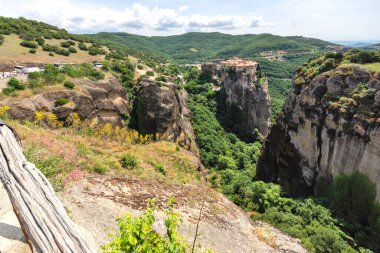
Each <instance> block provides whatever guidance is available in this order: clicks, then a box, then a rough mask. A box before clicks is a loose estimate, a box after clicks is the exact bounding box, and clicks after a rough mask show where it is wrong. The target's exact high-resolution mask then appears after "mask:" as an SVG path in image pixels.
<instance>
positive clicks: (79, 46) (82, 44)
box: [78, 42, 88, 51]
mask: <svg viewBox="0 0 380 253" xmlns="http://www.w3.org/2000/svg"><path fill="white" fill-rule="evenodd" d="M78 48H79V49H80V50H83V51H88V48H87V46H86V45H85V44H84V43H82V42H80V43H79V44H78Z"/></svg>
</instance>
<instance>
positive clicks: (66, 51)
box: [54, 48, 70, 56]
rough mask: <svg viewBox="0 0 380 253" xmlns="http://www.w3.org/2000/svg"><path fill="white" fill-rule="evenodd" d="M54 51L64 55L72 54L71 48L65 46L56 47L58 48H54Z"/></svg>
mask: <svg viewBox="0 0 380 253" xmlns="http://www.w3.org/2000/svg"><path fill="white" fill-rule="evenodd" d="M54 52H55V53H56V54H60V55H64V56H69V55H70V52H69V50H65V49H63V48H56V49H55V50H54Z"/></svg>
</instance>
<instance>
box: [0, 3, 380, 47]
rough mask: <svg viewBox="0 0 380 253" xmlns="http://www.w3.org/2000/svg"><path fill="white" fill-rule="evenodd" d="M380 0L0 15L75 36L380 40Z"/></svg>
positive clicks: (76, 8) (67, 8)
mask: <svg viewBox="0 0 380 253" xmlns="http://www.w3.org/2000/svg"><path fill="white" fill-rule="evenodd" d="M379 7H380V0H360V1H357V0H356V1H354V0H345V1H344V0H266V1H265V0H250V1H246V0H228V1H225V0H219V1H216V0H208V1H199V0H192V1H186V0H172V1H168V0H161V1H158V0H154V1H145V0H144V1H127V0H114V1H104V0H103V1H101V0H27V1H25V0H0V15H1V16H8V17H9V16H10V17H19V16H23V17H25V18H31V19H37V20H41V21H44V22H48V23H50V24H54V25H57V26H59V27H63V28H65V29H67V30H69V31H70V32H73V33H96V32H101V31H108V32H110V31H112V32H129V33H135V34H141V35H148V36H151V35H173V34H181V33H185V32H189V31H200V32H213V31H218V32H223V33H230V34H246V33H273V34H278V35H302V36H307V37H315V38H320V39H325V40H330V41H335V40H340V41H341V40H355V41H380V28H379V24H380V14H379Z"/></svg>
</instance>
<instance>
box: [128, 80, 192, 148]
mask: <svg viewBox="0 0 380 253" xmlns="http://www.w3.org/2000/svg"><path fill="white" fill-rule="evenodd" d="M187 98H188V94H187V93H186V91H185V90H179V89H178V86H177V85H176V84H175V83H174V82H171V81H167V82H161V81H155V80H153V79H150V78H143V79H142V80H141V81H140V83H139V84H138V91H137V95H136V99H135V105H134V112H133V121H134V122H135V125H136V128H137V129H138V131H139V133H142V134H153V135H156V134H159V135H161V136H164V138H165V139H167V140H169V141H173V142H178V143H179V145H180V146H182V147H184V148H186V149H188V150H190V151H192V152H193V153H194V154H196V155H197V156H199V152H198V148H197V146H196V142H195V134H194V131H193V127H192V125H191V123H190V114H191V111H190V110H189V109H188V108H187V107H186V100H187Z"/></svg>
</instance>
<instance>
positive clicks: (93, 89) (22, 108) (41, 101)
mask: <svg viewBox="0 0 380 253" xmlns="http://www.w3.org/2000/svg"><path fill="white" fill-rule="evenodd" d="M75 84H76V85H77V87H79V89H76V90H51V91H44V92H42V93H40V94H38V95H34V96H32V97H29V98H25V99H20V100H17V99H16V100H14V99H8V100H4V101H1V102H0V105H8V106H9V107H10V110H9V112H8V114H9V115H10V116H11V117H12V118H14V119H20V120H30V121H33V120H34V116H35V113H36V111H45V112H53V113H55V114H56V115H57V117H58V119H60V120H64V119H65V118H66V117H68V116H69V115H70V114H71V113H73V112H76V113H78V115H79V116H80V118H81V119H83V120H90V121H92V122H93V121H96V122H97V123H106V122H109V123H112V124H114V125H120V124H123V120H122V117H124V116H126V115H129V102H128V98H127V92H126V90H125V88H123V87H122V86H121V85H120V84H119V82H117V81H116V80H112V79H111V80H107V81H97V82H95V81H89V80H75ZM59 98H65V99H67V100H68V101H69V103H67V104H65V105H61V106H55V101H56V100H57V99H59Z"/></svg>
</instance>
